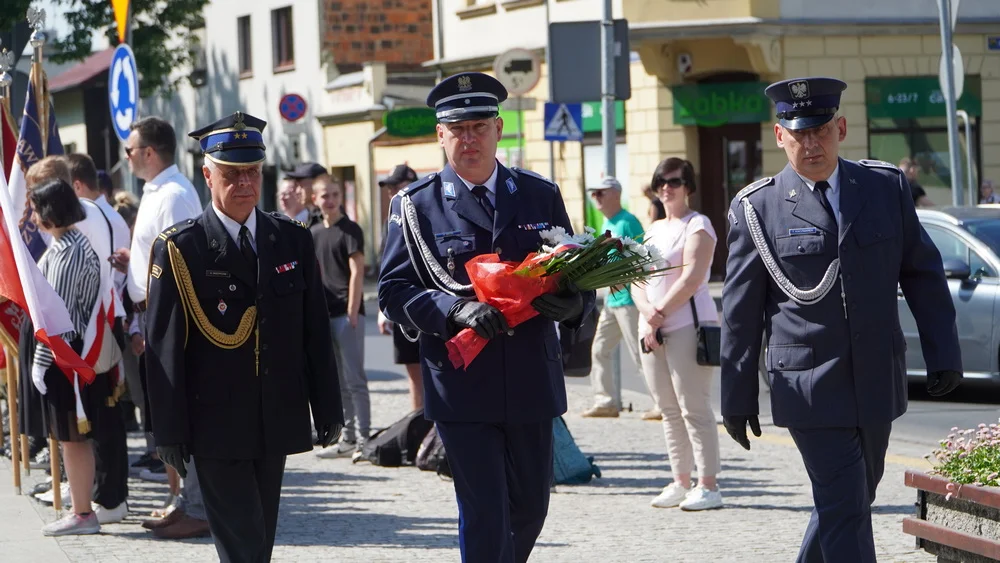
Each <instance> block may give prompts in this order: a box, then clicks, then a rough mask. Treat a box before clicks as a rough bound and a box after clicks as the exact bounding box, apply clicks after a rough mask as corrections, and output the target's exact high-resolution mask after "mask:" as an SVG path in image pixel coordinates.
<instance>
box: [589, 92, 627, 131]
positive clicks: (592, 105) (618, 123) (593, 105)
mask: <svg viewBox="0 0 1000 563" xmlns="http://www.w3.org/2000/svg"><path fill="white" fill-rule="evenodd" d="M580 113H581V114H582V116H583V124H582V125H583V132H584V133H594V132H600V131H602V130H603V129H604V123H603V121H604V112H603V111H601V102H584V103H583V104H582V105H581V106H580ZM615 130H616V131H624V130H625V102H623V101H621V100H617V101H616V102H615Z"/></svg>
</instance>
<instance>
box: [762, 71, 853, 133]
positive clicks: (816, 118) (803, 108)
mask: <svg viewBox="0 0 1000 563" xmlns="http://www.w3.org/2000/svg"><path fill="white" fill-rule="evenodd" d="M846 89H847V84H846V83H845V82H844V81H842V80H837V79H836V78H827V77H823V76H817V77H811V78H792V79H789V80H782V81H781V82H775V83H774V84H771V85H770V86H768V87H767V88H766V89H765V90H764V95H765V96H767V97H768V98H770V99H771V101H772V102H774V108H775V113H776V114H777V118H778V123H780V124H781V125H782V127H785V128H786V129H791V130H793V131H800V130H802V129H812V128H813V127H819V126H820V125H823V124H824V123H826V122H828V121H830V120H831V119H833V116H834V114H836V113H837V109H838V108H839V107H840V93H841V92H843V91H844V90H846Z"/></svg>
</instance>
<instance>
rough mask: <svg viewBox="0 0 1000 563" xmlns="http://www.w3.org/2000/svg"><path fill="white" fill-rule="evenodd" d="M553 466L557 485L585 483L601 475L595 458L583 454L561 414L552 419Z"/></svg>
mask: <svg viewBox="0 0 1000 563" xmlns="http://www.w3.org/2000/svg"><path fill="white" fill-rule="evenodd" d="M552 467H553V473H554V475H555V482H556V484H557V485H583V484H585V483H589V482H590V479H591V478H593V477H600V476H601V470H600V469H599V468H598V467H597V465H595V464H594V458H592V457H586V456H584V455H583V452H581V451H580V448H578V447H577V446H576V442H575V441H573V435H572V434H570V433H569V428H567V427H566V421H565V420H563V418H562V417H561V416H559V417H556V418H555V419H553V420H552Z"/></svg>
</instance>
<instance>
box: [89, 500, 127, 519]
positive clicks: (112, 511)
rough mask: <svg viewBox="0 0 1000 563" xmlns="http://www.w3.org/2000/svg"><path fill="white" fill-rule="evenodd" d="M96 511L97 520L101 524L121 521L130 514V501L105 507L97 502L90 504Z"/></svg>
mask: <svg viewBox="0 0 1000 563" xmlns="http://www.w3.org/2000/svg"><path fill="white" fill-rule="evenodd" d="M90 506H91V508H92V509H93V511H94V513H95V514H97V521H98V522H100V523H101V524H115V523H118V522H121V521H122V520H124V519H125V517H126V516H128V503H126V502H123V503H121V504H119V505H118V506H116V507H114V508H104V507H103V506H101V505H99V504H97V503H96V502H94V503H91V504H90Z"/></svg>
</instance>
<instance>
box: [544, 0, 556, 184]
mask: <svg viewBox="0 0 1000 563" xmlns="http://www.w3.org/2000/svg"><path fill="white" fill-rule="evenodd" d="M552 1H553V0H545V72H546V76H547V77H548V82H549V101H550V102H551V101H553V97H554V95H553V94H554V92H555V86H554V85H553V83H552V33H551V32H550V31H549V24H550V23H551V20H550V19H549V18H550V14H549V3H550V2H552ZM543 113H544V112H543ZM544 128H545V126H544V124H543V125H542V129H544ZM549 179H550V180H552V181H553V182H555V181H556V145H555V143H553V142H552V141H549Z"/></svg>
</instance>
